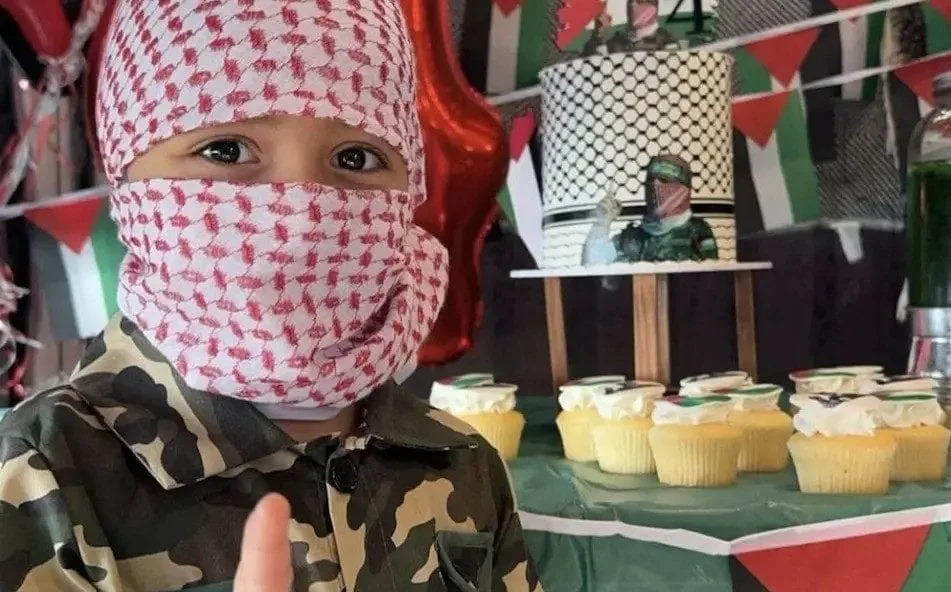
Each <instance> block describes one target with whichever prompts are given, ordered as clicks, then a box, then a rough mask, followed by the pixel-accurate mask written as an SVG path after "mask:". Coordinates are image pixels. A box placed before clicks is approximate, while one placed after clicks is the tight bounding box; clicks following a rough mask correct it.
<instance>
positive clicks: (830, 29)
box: [800, 0, 842, 164]
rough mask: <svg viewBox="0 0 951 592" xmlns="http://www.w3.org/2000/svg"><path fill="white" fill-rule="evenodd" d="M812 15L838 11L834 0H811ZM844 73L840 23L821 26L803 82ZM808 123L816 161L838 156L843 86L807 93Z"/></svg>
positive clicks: (810, 53)
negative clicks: (837, 131)
mask: <svg viewBox="0 0 951 592" xmlns="http://www.w3.org/2000/svg"><path fill="white" fill-rule="evenodd" d="M811 2H812V14H816V15H817V14H825V13H828V12H834V11H836V10H838V8H836V6H835V5H834V4H832V2H831V1H830V0H811ZM841 73H842V37H841V35H839V27H838V25H826V26H825V27H820V28H819V38H818V39H816V43H815V45H813V46H812V50H811V51H810V52H809V54H808V55H807V56H806V59H805V61H804V62H803V64H802V69H801V70H800V75H801V77H802V81H803V82H804V83H806V82H812V81H814V80H821V79H823V78H829V77H831V76H838V75H839V74H841ZM804 96H805V98H806V125H807V129H808V134H809V150H810V151H811V152H812V161H813V162H814V163H816V164H818V163H821V162H830V161H833V160H835V159H836V152H835V146H836V141H835V102H836V99H838V98H839V97H841V96H842V89H841V87H837V86H836V87H831V88H823V89H815V90H812V91H809V92H808V93H805V95H804Z"/></svg>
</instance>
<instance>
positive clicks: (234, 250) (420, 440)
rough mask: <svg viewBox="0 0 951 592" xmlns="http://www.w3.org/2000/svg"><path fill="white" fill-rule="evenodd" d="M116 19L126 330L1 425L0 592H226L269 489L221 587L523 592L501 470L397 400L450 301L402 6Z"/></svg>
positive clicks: (104, 88) (487, 450)
mask: <svg viewBox="0 0 951 592" xmlns="http://www.w3.org/2000/svg"><path fill="white" fill-rule="evenodd" d="M109 26H110V30H109V34H108V37H107V41H106V46H105V50H104V58H103V61H102V63H101V64H100V65H99V68H100V78H99V88H98V96H97V101H98V109H97V122H96V123H97V128H98V137H99V140H100V152H101V155H102V158H103V162H104V166H105V171H106V174H107V175H108V178H109V180H110V182H111V183H112V185H113V194H112V207H113V216H114V218H115V219H116V222H117V224H118V226H119V229H120V238H121V240H122V242H123V243H124V244H125V245H126V247H127V248H128V256H127V257H126V259H125V261H124V262H123V266H122V270H121V274H120V287H119V297H118V300H119V302H120V308H121V312H122V314H121V315H120V316H119V317H118V318H116V319H115V320H113V321H112V322H111V323H110V325H109V326H108V327H107V328H106V329H105V331H104V333H103V334H102V335H101V336H100V337H98V338H97V339H96V340H95V341H94V342H93V343H92V344H91V345H90V347H89V349H88V350H87V352H86V354H85V356H84V358H83V360H82V361H81V363H80V364H79V366H78V368H77V370H76V371H75V373H74V375H73V377H72V379H71V382H70V384H69V385H66V386H64V387H62V388H59V389H56V390H54V391H52V392H47V393H44V394H41V395H39V396H37V397H34V398H33V399H31V400H28V401H26V402H24V403H23V404H22V405H21V406H20V407H19V408H17V409H16V410H15V411H13V412H12V413H11V414H10V415H9V416H8V417H7V418H6V419H5V420H4V421H3V423H2V424H0V590H3V591H13V590H22V591H27V590H30V591H32V590H41V591H53V590H57V591H59V590H122V591H124V590H135V591H150V590H178V589H183V588H187V589H194V590H209V591H210V590H225V589H228V587H229V585H230V584H231V583H232V582H233V581H234V580H235V572H236V570H237V567H238V563H239V549H241V537H242V527H243V524H244V523H245V521H246V520H247V518H248V516H249V514H250V513H251V510H252V508H254V507H255V505H256V504H257V502H258V501H259V500H260V499H261V498H262V497H264V496H265V494H267V493H269V492H276V493H279V494H281V495H282V496H283V497H284V498H286V500H287V502H289V507H288V506H285V505H284V502H282V501H281V500H280V498H277V497H274V496H269V498H268V500H267V502H266V504H265V507H263V508H260V509H259V510H260V511H256V512H255V514H254V516H253V518H254V519H253V520H251V521H250V523H249V524H248V529H249V533H251V534H250V536H249V540H246V541H245V542H244V545H245V546H244V549H245V552H246V554H251V555H253V557H250V558H248V557H246V559H247V561H246V562H242V569H241V573H240V576H239V578H238V581H237V582H235V583H234V585H235V588H236V589H238V590H256V591H257V592H262V591H265V590H271V589H275V590H278V589H282V587H283V589H284V590H286V589H287V585H288V584H289V581H288V580H289V577H288V578H287V579H285V580H284V581H280V580H281V578H284V577H285V576H289V575H290V574H291V573H292V576H293V589H294V590H321V591H330V590H333V591H340V590H349V591H351V592H353V591H360V592H362V591H372V592H377V591H393V592H397V591H398V592H406V591H412V590H420V591H424V590H425V591H442V590H447V591H452V590H466V591H485V590H493V591H500V590H508V591H529V590H540V586H539V585H538V583H537V579H536V577H535V575H534V572H533V570H532V568H531V565H530V564H529V561H528V558H527V556H526V552H525V548H524V543H523V540H522V531H521V526H520V524H519V519H518V515H517V514H516V512H515V508H514V502H513V498H512V494H511V489H510V485H509V482H508V478H507V474H506V471H505V468H504V466H503V464H502V462H501V461H500V460H499V458H498V456H497V454H496V453H495V452H494V450H492V448H491V447H490V446H488V445H487V444H486V442H485V441H484V440H482V439H481V438H479V437H478V436H476V435H473V431H472V430H471V429H469V428H468V427H467V426H466V425H464V424H462V423H460V422H458V421H455V420H453V419H452V418H451V417H449V416H447V415H445V414H442V413H440V412H437V411H435V410H432V409H430V408H429V407H427V406H426V405H425V404H424V403H422V402H420V401H419V400H417V399H416V398H414V397H411V396H408V395H405V394H402V393H400V392H399V391H398V389H397V388H396V387H395V386H393V384H392V378H393V377H394V376H397V375H400V374H402V373H404V372H405V371H406V370H407V368H409V367H411V365H412V363H413V361H414V359H415V352H416V350H417V348H418V346H419V345H420V343H421V341H422V340H423V339H424V338H425V336H426V334H427V332H428V331H429V329H430V328H431V326H432V324H433V322H434V320H435V317H436V314H437V313H438V311H439V308H440V306H441V303H442V300H443V295H444V292H445V288H446V282H447V276H446V265H447V257H446V255H445V253H444V251H443V249H442V247H441V246H440V245H439V243H438V242H437V241H436V240H435V239H434V238H433V237H431V236H429V235H427V234H426V233H425V231H423V230H422V229H420V228H418V227H416V226H415V225H413V222H412V214H413V210H414V208H415V207H416V206H417V205H419V204H420V203H421V202H422V200H423V199H424V198H425V176H424V170H423V160H424V158H423V147H422V138H421V132H420V125H419V121H418V116H417V111H416V75H415V67H414V61H413V53H412V49H411V45H410V41H409V37H408V32H407V29H406V24H405V22H404V19H403V15H402V12H401V9H400V4H399V0H149V1H146V0H119V3H118V6H117V7H116V11H115V15H114V17H113V20H112V22H111V23H110V24H109ZM288 512H289V516H288ZM269 516H270V517H271V518H269ZM285 524H286V528H285ZM285 531H286V532H287V535H288V537H289V543H290V544H289V547H288V545H287V541H284V543H285V544H284V545H283V547H282V545H281V544H280V543H281V541H280V540H278V541H276V542H275V540H274V537H275V533H277V537H278V539H279V538H280V536H281V535H282V534H283V533H284V532H285ZM255 537H260V539H257V538H255ZM274 545H276V546H274ZM269 549H276V551H274V555H273V561H274V571H273V573H274V574H276V575H274V578H275V579H276V581H274V582H273V587H272V586H271V584H267V583H266V582H265V580H267V579H268V577H269V576H268V575H267V574H268V573H269V572H268V571H267V569H264V571H263V572H262V563H266V557H267V556H268V555H267V553H268V551H269ZM288 558H289V562H288ZM252 560H253V561H252ZM288 563H289V565H288ZM252 564H253V565H252ZM265 567H266V566H265ZM262 573H263V574H264V575H262ZM281 574H284V575H281Z"/></svg>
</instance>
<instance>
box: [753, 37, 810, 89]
mask: <svg viewBox="0 0 951 592" xmlns="http://www.w3.org/2000/svg"><path fill="white" fill-rule="evenodd" d="M818 38H819V27H813V28H811V29H806V30H804V31H796V32H795V33H789V34H787V35H780V36H779V37H770V38H769V39H763V40H762V41H756V42H754V43H750V44H748V45H746V46H745V47H746V51H748V52H750V54H751V55H752V56H753V57H754V58H756V60H757V61H758V62H759V63H761V64H763V67H764V68H766V69H767V70H768V71H769V73H770V74H772V75H773V78H775V79H776V80H778V81H779V82H781V83H782V85H783V86H789V83H790V82H792V79H793V76H795V75H796V72H798V71H799V68H800V67H801V66H802V62H803V60H805V59H806V54H808V53H809V50H810V49H812V45H813V44H814V43H815V42H816V39H818Z"/></svg>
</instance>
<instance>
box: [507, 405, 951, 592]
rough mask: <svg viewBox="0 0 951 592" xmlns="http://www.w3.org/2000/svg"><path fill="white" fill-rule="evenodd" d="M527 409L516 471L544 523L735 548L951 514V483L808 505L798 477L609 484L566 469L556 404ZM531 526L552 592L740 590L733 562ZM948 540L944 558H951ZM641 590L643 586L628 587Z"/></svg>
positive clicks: (528, 508)
mask: <svg viewBox="0 0 951 592" xmlns="http://www.w3.org/2000/svg"><path fill="white" fill-rule="evenodd" d="M519 408H520V410H521V411H522V412H523V413H524V414H525V415H526V419H527V425H526V428H525V432H524V435H523V439H522V448H521V451H520V456H519V458H518V459H516V460H514V461H512V462H511V463H510V464H509V466H510V469H511V473H512V478H513V482H514V486H515V491H516V495H517V498H518V503H519V507H520V510H521V511H522V512H528V513H531V514H535V515H543V516H545V517H554V518H556V519H569V521H577V520H585V521H617V522H619V523H622V524H625V525H636V526H646V527H654V528H663V529H683V530H687V531H691V532H692V533H697V535H706V536H709V537H716V539H720V540H722V541H726V542H730V541H735V539H738V538H739V537H744V536H746V535H753V534H756V533H763V532H766V531H773V530H775V529H782V528H788V527H795V526H800V525H804V524H811V523H818V522H826V521H830V520H837V519H843V518H850V517H856V516H867V515H870V514H880V513H884V512H893V511H897V510H906V509H910V508H922V507H930V506H940V505H942V504H951V482H947V481H946V482H944V483H937V484H904V485H893V486H892V488H891V490H890V491H889V492H888V494H887V495H884V496H873V497H859V496H831V495H807V494H803V493H800V492H799V491H798V487H797V483H796V475H795V472H794V470H793V469H792V468H791V467H790V469H788V470H787V471H785V472H782V473H778V474H765V475H741V476H740V477H739V479H738V481H737V483H736V485H735V486H732V487H727V488H721V489H687V488H674V487H667V486H664V485H661V484H660V483H659V482H658V481H657V479H656V477H653V476H648V477H635V476H623V475H609V474H606V473H602V472H601V471H600V470H599V469H598V467H597V464H596V463H574V462H570V461H566V460H564V458H563V457H562V452H561V445H560V439H559V436H558V433H557V429H556V427H555V425H554V417H555V414H556V402H555V400H554V399H553V398H542V397H526V398H523V399H521V400H520V402H519ZM526 522H527V523H528V524H529V532H528V533H527V537H528V540H529V545H530V550H531V551H532V554H533V557H534V558H535V561H536V563H537V564H538V567H539V571H540V573H541V574H542V577H543V582H544V583H545V584H546V589H548V590H549V592H552V591H561V590H565V591H567V590H598V591H601V590H628V589H643V590H652V591H653V590H657V591H663V590H685V591H690V592H694V591H711V592H712V591H717V592H727V591H731V590H734V589H735V590H739V589H741V588H732V587H731V577H730V562H729V560H728V558H727V557H724V556H720V557H716V556H711V555H707V554H705V553H700V552H697V551H696V550H689V549H687V548H684V547H683V546H681V547H680V548H675V547H671V546H667V545H663V544H657V543H656V542H644V541H642V540H636V538H637V537H631V536H626V537H625V536H607V537H601V536H583V535H582V536H579V535H572V534H564V533H558V532H554V533H553V532H551V531H547V530H548V529H547V528H544V527H539V528H535V529H533V527H532V526H531V522H532V521H531V520H526ZM556 522H557V520H556ZM692 536H693V537H694V538H695V539H699V538H702V537H700V536H696V535H692ZM947 539H948V537H944V544H945V546H946V549H945V550H946V551H949V552H951V546H948V545H947ZM655 540H656V539H655ZM687 547H689V545H687ZM726 555H727V556H728V555H729V553H726ZM949 556H951V555H949ZM949 569H951V568H949ZM632 581H638V582H641V583H642V586H641V585H639V586H638V587H636V588H631V587H626V586H625V585H624V582H632ZM948 586H949V588H948V589H951V584H948ZM743 589H744V590H745V589H747V588H743ZM749 589H750V590H752V589H753V588H749Z"/></svg>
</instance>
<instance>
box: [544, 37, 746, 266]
mask: <svg viewBox="0 0 951 592" xmlns="http://www.w3.org/2000/svg"><path fill="white" fill-rule="evenodd" d="M732 66H733V58H732V57H730V56H729V55H726V54H720V53H709V52H688V51H650V52H644V51H633V52H630V53H611V54H608V55H592V56H588V57H584V58H580V59H576V60H572V61H568V62H562V63H558V64H555V65H553V66H550V67H548V68H545V69H544V70H542V72H541V73H540V75H539V79H540V83H541V91H542V123H541V138H542V185H543V198H542V216H543V222H542V229H543V249H544V261H543V263H542V267H544V268H578V267H581V266H604V265H612V264H630V263H661V262H665V263H667V262H674V263H684V262H721V261H735V260H736V223H735V218H734V196H733V135H732V122H731V91H732Z"/></svg>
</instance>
